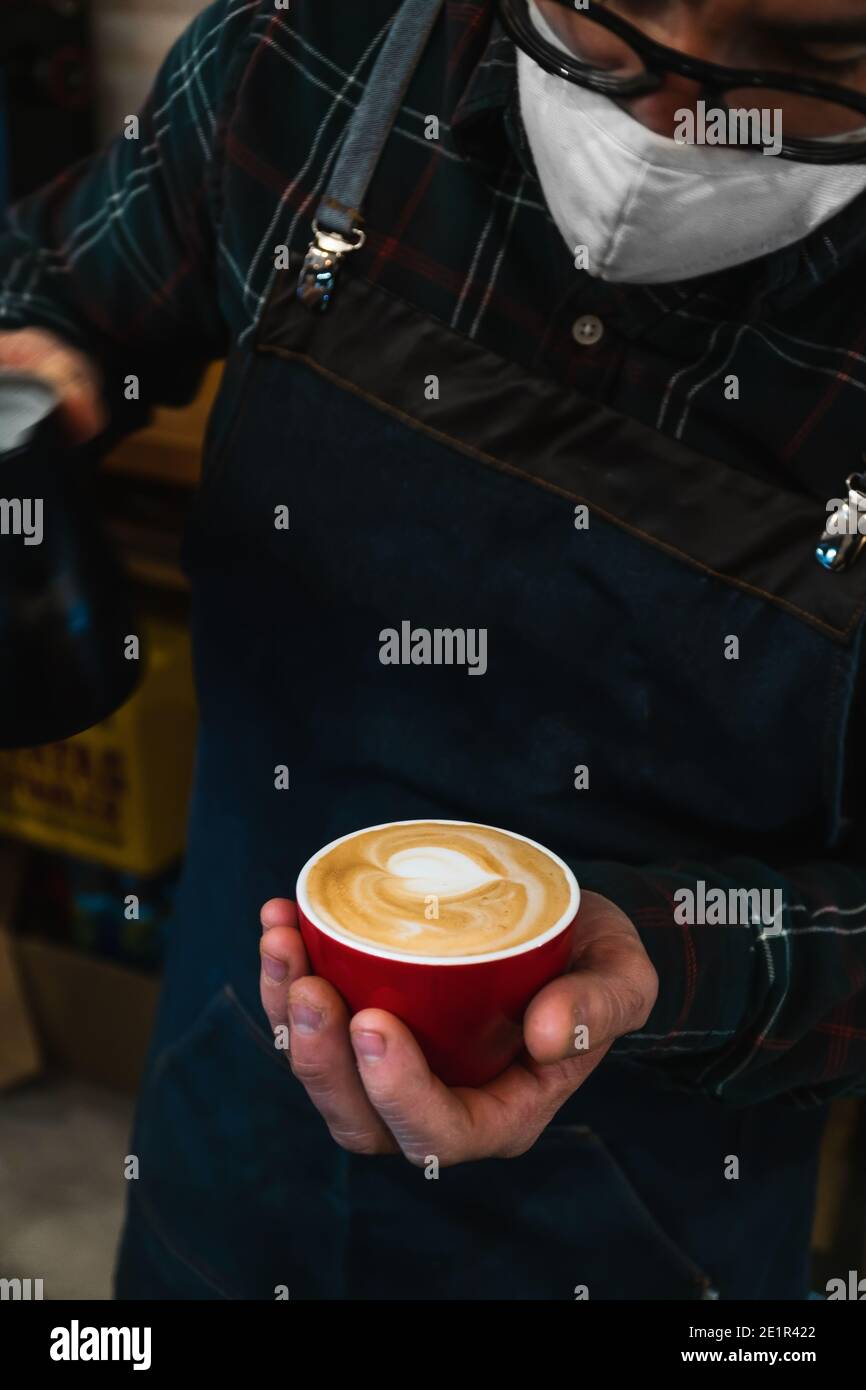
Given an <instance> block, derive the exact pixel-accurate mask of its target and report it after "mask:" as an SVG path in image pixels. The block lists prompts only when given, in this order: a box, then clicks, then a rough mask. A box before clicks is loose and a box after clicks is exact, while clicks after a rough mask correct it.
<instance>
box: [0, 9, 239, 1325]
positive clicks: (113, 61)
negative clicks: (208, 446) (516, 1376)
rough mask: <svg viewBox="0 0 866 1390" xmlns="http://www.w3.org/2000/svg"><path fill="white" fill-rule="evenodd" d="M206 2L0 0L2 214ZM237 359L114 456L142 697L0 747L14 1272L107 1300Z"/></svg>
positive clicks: (188, 764) (77, 152)
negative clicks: (42, 742) (196, 587)
mask: <svg viewBox="0 0 866 1390" xmlns="http://www.w3.org/2000/svg"><path fill="white" fill-rule="evenodd" d="M203 8H204V3H203V0H92V2H91V3H89V4H87V3H82V0H0V208H2V207H3V206H5V205H6V204H8V203H9V202H11V201H13V200H14V199H16V198H19V197H22V196H24V195H25V194H27V193H29V192H31V191H32V190H33V189H35V188H38V187H39V186H40V185H41V184H43V183H45V182H47V181H48V180H49V179H51V178H52V177H54V176H55V175H56V174H58V173H59V172H60V171H61V170H63V169H64V168H65V167H67V166H68V165H69V164H71V163H73V162H74V161H76V160H78V159H80V158H82V157H84V156H85V155H87V154H88V153H90V152H91V151H92V150H93V149H95V148H96V147H97V146H99V145H101V144H104V143H105V142H107V141H108V140H109V139H110V138H111V137H112V135H113V134H114V132H115V131H116V130H118V129H119V128H120V126H121V123H122V121H123V118H124V117H125V116H126V115H129V114H130V113H132V112H134V111H136V110H137V109H138V107H139V105H140V104H141V101H142V99H143V98H144V96H145V95H146V93H147V91H148V88H149V86H150V82H151V80H152V77H153V75H154V73H155V71H156V68H157V67H158V65H159V63H160V61H161V59H162V57H163V55H164V54H165V53H166V51H167V50H168V48H169V47H170V45H171V43H172V42H173V40H174V38H175V37H176V36H177V35H178V34H179V33H180V32H181V30H182V29H183V28H184V27H185V26H186V25H187V24H188V23H189V21H190V20H191V19H192V18H193V16H194V15H195V14H196V12H197V11H198V10H200V9H203ZM220 370H221V368H220V367H215V368H214V370H213V371H212V372H211V373H210V374H209V376H208V378H207V379H206V381H205V383H204V385H203V388H202V391H201V393H200V396H199V398H198V399H197V400H196V401H195V402H194V403H193V405H192V406H190V407H189V408H188V409H187V410H184V411H170V410H166V411H160V412H158V413H157V415H156V417H155V419H154V421H153V424H152V425H151V426H150V427H149V428H148V429H146V430H144V431H141V432H140V433H139V434H137V435H135V436H134V437H131V438H130V439H128V440H127V441H125V442H124V443H123V444H122V445H121V446H120V447H119V448H117V449H116V450H114V451H113V452H112V453H111V454H110V455H109V456H108V457H107V458H106V459H105V461H104V465H103V468H102V470H101V475H100V479H99V485H98V500H99V506H100V510H101V513H102V519H103V523H104V526H105V529H106V530H107V531H108V533H109V535H110V536H111V538H112V539H113V541H114V543H115V545H116V547H117V548H119V550H120V552H121V554H122V557H123V560H124V563H125V567H126V569H127V572H128V575H129V579H130V586H131V589H132V590H133V593H132V599H133V602H134V606H135V610H136V612H137V614H138V616H139V618H140V620H141V623H142V627H143V630H144V632H145V634H146V641H145V643H144V648H145V651H146V662H145V673H144V675H143V678H142V681H141V684H140V686H139V688H138V690H137V691H136V693H135V695H134V696H133V697H132V699H131V700H129V701H128V703H127V704H125V705H124V706H123V707H122V708H121V709H120V710H119V711H118V712H117V713H116V714H115V715H113V716H112V717H111V718H110V719H107V720H105V721H104V722H103V723H101V724H99V725H97V726H96V727H95V728H93V729H91V730H88V731H87V732H86V733H83V734H80V735H78V736H77V737H75V738H71V739H68V740H66V741H65V742H63V743H57V744H50V745H47V746H43V747H39V748H33V749H27V750H24V751H14V752H5V751H0V1278H6V1279H16V1278H19V1279H25V1278H31V1279H37V1278H41V1279H42V1280H43V1291H44V1296H45V1297H46V1298H65V1297H73V1298H100V1299H101V1298H108V1297H110V1291H111V1270H112V1263H113V1258H114V1249H115V1245H116V1240H117V1234H118V1231H119V1227H120V1220H121V1212H122V1204H123V1197H124V1189H125V1186H126V1184H125V1180H124V1178H123V1170H122V1161H123V1157H124V1155H125V1154H126V1153H127V1151H128V1148H129V1128H130V1123H131V1118H132V1108H133V1103H134V1096H135V1090H136V1085H137V1079H138V1075H139V1072H140V1069H141V1066H142V1062H143V1057H144V1052H145V1048H146V1044H147V1038H148V1034H149V1030H150V1025H151V1020H152V1017H153V1011H154V1008H155V1004H156V998H157V993H158V987H159V972H160V965H161V960H162V955H163V946H164V940H165V932H166V930H167V922H168V917H169V913H170V911H171V907H172V901H173V894H174V891H175V887H176V884H177V880H178V874H179V869H180V865H181V862H182V856H183V842H184V822H185V815H186V805H187V800H188V796H189V790H190V780H191V772H192V757H193V747H194V741H195V722H196V718H195V702H194V696H193V689H192V677H191V671H190V654H189V639H188V632H187V606H188V604H187V593H186V584H185V580H184V577H183V575H182V573H181V570H180V567H179V563H178V556H179V547H180V537H181V533H182V528H183V524H184V518H185V515H186V510H187V507H188V503H189V499H190V496H191V493H192V490H193V488H194V487H195V483H196V479H197V476H198V467H199V448H200V443H201V439H202V435H203V431H204V425H205V421H206V418H207V413H208V410H209V406H210V402H211V400H212V398H213V395H214V393H215V391H216V387H217V385H218V381H219V375H220Z"/></svg>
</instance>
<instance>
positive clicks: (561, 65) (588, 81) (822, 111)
mask: <svg viewBox="0 0 866 1390" xmlns="http://www.w3.org/2000/svg"><path fill="white" fill-rule="evenodd" d="M554 3H555V4H558V5H562V7H563V8H564V9H565V10H567V11H568V13H569V22H568V24H566V25H563V27H562V30H561V33H558V34H557V37H558V38H561V41H562V43H563V44H565V45H566V47H567V49H568V51H567V52H566V51H565V50H564V49H560V48H555V47H554V46H553V45H552V44H550V43H547V42H546V40H545V39H544V38H542V36H541V34H540V33H539V31H538V29H537V27H536V26H535V24H534V23H533V22H532V17H531V15H530V13H529V4H530V0H499V12H500V15H501V18H502V23H503V25H504V27H505V30H506V32H507V33H508V35H509V37H510V38H511V39H513V41H514V42H515V43H516V44H517V45H518V47H520V48H522V49H523V51H524V52H525V53H527V54H528V55H529V57H530V58H532V59H534V61H535V62H536V63H538V64H539V66H540V67H542V68H544V69H545V71H547V72H550V73H553V74H554V75H555V76H557V77H562V78H564V79H565V81H566V82H576V83H577V84H578V85H579V86H581V87H589V88H590V89H591V90H592V91H594V92H601V93H602V94H603V95H604V96H609V97H612V98H614V100H616V99H618V98H622V99H627V98H630V97H637V96H644V95H646V94H647V93H649V92H656V91H658V89H659V88H660V87H661V86H662V85H663V83H664V79H665V75H666V74H667V73H669V72H673V73H677V74H678V75H679V76H681V77H687V78H690V79H691V80H692V81H694V82H696V83H697V84H698V86H699V89H700V90H699V98H700V100H702V101H704V102H705V103H706V107H705V110H706V112H709V111H710V109H712V110H722V111H725V112H737V113H744V116H745V117H749V116H750V115H751V114H752V113H753V112H754V115H755V117H756V118H757V117H759V114H760V113H759V112H758V111H755V106H756V102H757V103H759V105H760V109H761V110H763V111H767V110H769V111H773V112H775V111H778V112H780V113H781V114H780V116H779V117H778V122H779V126H780V133H781V144H780V146H779V149H778V155H779V158H782V159H796V160H800V161H802V162H804V163H807V164H852V163H857V162H858V161H861V160H864V159H866V95H864V94H862V93H860V92H855V91H852V90H851V89H850V88H848V87H839V86H837V85H836V84H835V83H831V82H820V81H812V80H810V79H807V78H799V77H793V76H792V75H791V74H789V73H784V72H775V71H763V70H758V69H754V68H726V67H722V66H720V65H719V64H718V63H705V62H703V61H702V60H701V59H698V58H689V57H687V56H686V55H685V54H683V53H679V52H677V50H676V49H674V48H666V47H665V46H664V44H660V43H656V42H655V41H654V40H653V39H649V38H647V37H646V35H645V34H643V33H641V31H640V30H639V29H636V28H635V26H634V25H633V24H629V23H627V21H626V20H624V19H621V18H620V16H619V15H617V14H613V13H612V12H611V11H610V10H608V9H606V8H604V6H602V5H600V4H597V3H593V0H587V3H586V5H585V7H580V8H578V7H577V6H576V3H575V0H554ZM736 128H737V129H738V130H745V132H746V133H748V135H749V138H748V139H744V140H743V141H742V142H741V143H742V148H743V149H748V150H752V151H754V152H760V151H761V149H762V148H763V144H762V141H761V135H760V121H759V119H755V121H754V125H751V124H750V123H749V122H748V121H747V120H745V119H743V118H742V117H739V116H738V125H737V127H736ZM737 143H740V142H739V141H738V142H737Z"/></svg>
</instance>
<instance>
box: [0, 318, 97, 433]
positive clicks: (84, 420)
mask: <svg viewBox="0 0 866 1390" xmlns="http://www.w3.org/2000/svg"><path fill="white" fill-rule="evenodd" d="M0 369H5V370H7V371H16V372H29V373H30V374H31V375H33V376H36V377H39V378H40V380H41V381H45V382H47V383H48V385H49V386H53V387H54V390H55V391H56V392H57V395H58V398H59V400H60V412H61V415H62V417H63V422H64V424H65V426H66V429H67V430H68V432H69V436H70V439H71V440H72V441H73V443H75V444H85V443H86V442H87V441H88V440H89V439H93V437H94V436H95V435H97V434H101V433H102V431H103V430H104V429H105V427H106V424H107V423H108V421H107V415H106V410H105V406H104V405H103V402H102V393H101V384H100V379H99V370H98V368H97V367H96V364H95V363H94V362H92V361H91V359H90V358H89V357H86V356H85V355H84V353H82V352H79V351H78V350H77V349H76V348H73V347H70V346H69V344H68V343H64V342H63V341H62V339H60V338H56V337H55V336H54V334H53V333H48V332H46V331H44V330H43V329H41V328H19V329H16V330H15V331H13V332H11V333H0Z"/></svg>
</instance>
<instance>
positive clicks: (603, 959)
mask: <svg viewBox="0 0 866 1390" xmlns="http://www.w3.org/2000/svg"><path fill="white" fill-rule="evenodd" d="M586 899H587V900H588V901H587V904H586V916H584V908H583V907H581V912H580V915H579V917H578V921H577V927H576V934H575V956H574V963H573V968H572V971H571V973H569V974H567V975H562V976H560V978H559V979H557V980H553V981H551V983H550V984H549V985H547V986H546V987H545V988H544V989H543V990H541V992H540V993H539V994H537V995H536V996H535V998H534V999H533V1000H532V1003H531V1004H530V1005H529V1008H528V1009H527V1011H526V1016H525V1018H524V1022H523V1031H524V1041H525V1044H526V1048H527V1050H528V1052H529V1054H530V1056H531V1057H532V1058H533V1059H534V1060H535V1061H536V1062H540V1063H553V1062H557V1061H566V1060H569V1059H579V1058H580V1057H585V1056H586V1055H587V1053H594V1052H598V1050H599V1049H605V1050H606V1049H607V1048H608V1047H610V1045H611V1044H612V1043H613V1042H614V1041H615V1040H616V1039H617V1038H619V1037H622V1036H623V1035H624V1034H626V1033H632V1032H634V1031H635V1030H636V1029H638V1028H642V1027H643V1025H644V1024H645V1023H646V1020H647V1018H648V1017H649V1015H650V1012H651V1010H652V1007H653V1005H654V1003H655V1001H656V996H657V993H658V977H657V976H656V972H655V970H654V968H653V966H652V963H651V962H650V960H649V957H648V956H647V954H646V951H645V950H644V947H643V944H642V943H641V940H640V937H639V936H638V933H637V931H636V930H635V928H634V926H633V925H632V923H631V922H630V921H629V919H628V918H627V917H626V916H625V914H624V913H623V912H621V911H620V910H619V908H617V907H615V905H614V904H613V903H610V902H608V901H607V900H606V899H605V898H601V897H599V896H598V895H597V894H589V893H588V894H586Z"/></svg>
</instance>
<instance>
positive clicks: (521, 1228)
mask: <svg viewBox="0 0 866 1390" xmlns="http://www.w3.org/2000/svg"><path fill="white" fill-rule="evenodd" d="M350 1190H351V1194H352V1203H353V1224H352V1234H353V1241H352V1257H351V1266H350V1268H351V1276H350V1283H349V1296H350V1297H351V1298H370V1299H388V1298H396V1299H461V1300H463V1299H520V1300H529V1299H543V1300H566V1301H571V1300H576V1299H578V1298H588V1299H589V1301H590V1302H591V1301H593V1300H597V1299H700V1298H703V1297H705V1296H708V1291H709V1289H710V1280H709V1278H708V1276H707V1275H706V1274H705V1273H704V1272H703V1270H701V1269H700V1268H699V1267H698V1266H697V1265H696V1264H695V1263H694V1261H693V1260H692V1259H691V1258H690V1257H689V1256H688V1255H687V1254H686V1253H685V1252H684V1251H683V1250H682V1249H681V1248H680V1247H679V1246H678V1245H677V1244H676V1243H675V1242H674V1241H673V1240H671V1239H670V1237H669V1236H668V1235H667V1234H666V1232H665V1231H664V1230H663V1229H662V1228H661V1227H660V1226H659V1224H658V1222H657V1221H656V1219H655V1217H654V1216H653V1215H652V1212H651V1211H650V1210H649V1208H648V1207H647V1206H646V1205H645V1204H644V1202H643V1201H642V1199H641V1198H640V1196H639V1195H638V1193H637V1192H636V1191H635V1189H634V1187H632V1185H631V1183H630V1182H629V1180H628V1178H627V1177H626V1176H625V1174H624V1172H623V1171H622V1169H621V1168H620V1167H619V1165H618V1164H617V1162H616V1160H615V1159H614V1158H613V1157H612V1155H611V1154H610V1153H609V1152H608V1150H607V1148H606V1147H605V1145H604V1144H603V1142H602V1140H601V1139H600V1138H599V1137H598V1135H597V1134H595V1133H594V1132H593V1131H592V1130H590V1129H588V1128H585V1127H583V1126H579V1125H556V1124H553V1125H550V1126H549V1127H548V1128H547V1129H546V1130H545V1131H544V1133H543V1134H542V1135H541V1136H540V1138H539V1139H538V1141H537V1143H536V1144H535V1145H534V1146H533V1148H531V1149H530V1150H529V1152H528V1153H526V1154H524V1155H523V1156H522V1157H520V1158H510V1159H485V1160H483V1161H482V1162H479V1163H467V1164H463V1165H458V1166H456V1167H454V1168H443V1169H442V1170H441V1171H440V1175H439V1177H438V1179H435V1180H433V1179H425V1177H424V1174H423V1170H421V1169H415V1168H409V1166H408V1165H407V1164H405V1163H404V1162H403V1160H401V1159H397V1158H387V1159H376V1160H372V1161H371V1160H369V1159H367V1160H360V1159H354V1160H353V1163H352V1174H351V1183H350ZM584 1289H585V1293H584V1292H583V1290H584ZM709 1296H710V1297H713V1296H714V1295H713V1294H709Z"/></svg>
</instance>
